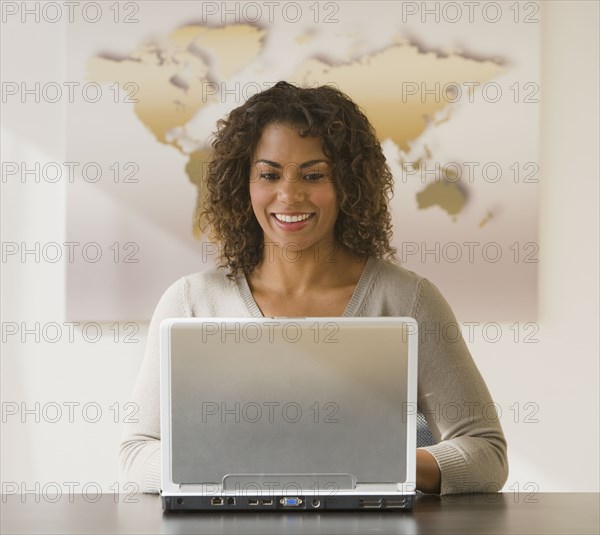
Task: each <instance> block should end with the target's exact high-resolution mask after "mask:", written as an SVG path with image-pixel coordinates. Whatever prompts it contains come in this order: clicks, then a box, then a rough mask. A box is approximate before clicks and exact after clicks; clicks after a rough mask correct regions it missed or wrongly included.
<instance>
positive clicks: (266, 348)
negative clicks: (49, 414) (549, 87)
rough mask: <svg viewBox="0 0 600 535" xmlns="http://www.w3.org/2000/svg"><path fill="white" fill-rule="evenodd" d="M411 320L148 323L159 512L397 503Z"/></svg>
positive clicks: (412, 362) (411, 454)
mask: <svg viewBox="0 0 600 535" xmlns="http://www.w3.org/2000/svg"><path fill="white" fill-rule="evenodd" d="M417 345H418V335H417V324H416V322H415V320H414V319H412V318H398V317H384V318H268V317H267V318H193V319H167V320H164V321H163V322H162V325H161V364H160V365H161V369H160V380H161V385H160V392H161V448H162V503H163V509H164V510H165V511H180V510H213V511H237V510H253V511H285V510H303V511H308V510H313V511H328V510H362V509H410V508H411V507H412V505H413V501H414V496H415V479H416V425H417V424H416V412H417V411H416V406H417V405H416V401H417Z"/></svg>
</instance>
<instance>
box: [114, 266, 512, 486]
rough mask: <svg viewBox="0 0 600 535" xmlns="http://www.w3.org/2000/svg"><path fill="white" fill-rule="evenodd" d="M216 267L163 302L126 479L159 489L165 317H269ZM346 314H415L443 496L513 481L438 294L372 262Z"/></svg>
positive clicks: (123, 457)
mask: <svg viewBox="0 0 600 535" xmlns="http://www.w3.org/2000/svg"><path fill="white" fill-rule="evenodd" d="M225 273H226V270H225V268H215V269H211V270H208V271H205V272H201V273H196V274H193V275H189V276H187V277H183V278H181V279H179V280H178V281H177V282H175V283H174V284H173V285H172V286H170V287H169V288H168V289H167V290H166V292H165V293H164V295H163V296H162V298H161V299H160V301H159V303H158V305H157V307H156V310H155V311H154V315H153V316H152V321H151V323H150V329H149V332H148V340H147V345H146V351H145V356H144V360H143V363H142V367H141V369H140V372H139V376H138V378H137V382H136V385H135V388H134V391H133V396H132V401H133V402H134V403H136V404H137V406H138V407H139V412H138V415H137V420H138V421H137V423H127V424H124V425H125V430H124V434H123V441H122V443H121V450H120V465H121V479H122V481H124V482H125V481H126V482H135V483H137V485H138V486H139V488H140V490H142V491H144V492H158V491H159V490H160V411H159V408H160V393H159V326H160V323H161V321H162V320H163V319H165V318H178V317H179V318H186V317H224V318H227V317H262V313H261V311H260V309H259V307H258V305H257V304H256V302H255V301H254V299H253V297H252V292H251V291H250V288H249V286H248V283H247V280H246V278H245V277H244V275H239V276H238V277H237V278H236V281H235V282H232V281H229V279H227V278H226V276H225ZM343 316H366V317H379V316H408V317H412V318H415V319H416V320H417V322H418V323H419V333H420V335H419V383H418V406H419V411H420V412H422V413H423V414H424V416H425V418H426V419H427V424H428V426H429V429H430V430H431V433H432V434H433V437H434V440H435V441H436V442H437V443H436V444H434V445H431V446H427V447H425V448H424V449H426V450H427V451H429V452H430V453H431V454H432V455H433V456H434V457H435V459H436V461H437V463H438V465H439V467H440V470H441V475H442V479H441V494H451V493H459V492H485V491H487V492H489V491H497V490H500V489H501V488H502V486H503V485H504V483H505V481H506V479H507V477H508V462H507V455H506V440H505V439H504V435H503V433H502V428H501V426H500V423H499V421H498V418H497V416H496V412H495V409H494V405H493V403H492V399H491V397H490V393H489V391H488V389H487V387H486V385H485V382H484V381H483V379H482V377H481V375H480V373H479V371H478V370H477V367H476V366H475V363H474V362H473V359H472V358H471V355H470V353H469V350H468V349H467V346H466V344H465V342H464V340H463V337H462V335H461V334H460V331H459V330H458V329H457V328H456V326H457V322H456V319H455V317H454V314H453V312H452V310H451V308H450V306H449V305H448V303H447V302H446V300H445V299H444V297H443V296H442V295H441V293H440V292H439V290H438V289H437V288H436V287H435V286H434V285H433V284H432V283H431V282H429V281H428V280H427V279H425V278H423V277H420V276H419V275H417V274H415V273H414V272H412V271H408V270H406V269H404V268H402V267H400V266H398V265H396V264H394V263H392V262H389V261H386V260H381V259H376V258H370V259H369V261H368V262H367V264H366V266H365V268H364V271H363V273H362V276H361V278H360V280H359V282H358V284H357V286H356V289H355V291H354V294H353V296H352V298H351V299H350V302H349V303H348V305H347V307H346V310H345V311H344V314H343Z"/></svg>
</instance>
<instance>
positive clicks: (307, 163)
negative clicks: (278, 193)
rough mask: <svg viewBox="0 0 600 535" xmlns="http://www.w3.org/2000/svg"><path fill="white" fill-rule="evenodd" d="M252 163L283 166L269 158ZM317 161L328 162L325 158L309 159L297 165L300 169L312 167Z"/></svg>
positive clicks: (279, 167)
mask: <svg viewBox="0 0 600 535" xmlns="http://www.w3.org/2000/svg"><path fill="white" fill-rule="evenodd" d="M254 163H255V164H256V163H266V164H267V165H270V166H271V167H274V168H275V169H282V168H283V166H282V165H281V164H280V163H278V162H273V161H271V160H264V159H261V160H256V161H255V162H254ZM318 163H324V164H325V165H327V164H328V163H329V162H328V161H327V160H309V161H308V162H304V163H301V164H300V165H299V167H300V169H306V168H307V167H312V166H313V165H316V164H318Z"/></svg>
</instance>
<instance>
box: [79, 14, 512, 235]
mask: <svg viewBox="0 0 600 535" xmlns="http://www.w3.org/2000/svg"><path fill="white" fill-rule="evenodd" d="M266 34H267V30H265V29H260V28H257V27H255V26H251V25H247V24H233V25H228V26H223V27H219V28H208V27H204V26H201V25H189V26H184V27H181V28H179V29H177V30H175V31H174V32H172V33H171V34H170V35H168V36H167V37H166V38H165V39H162V40H160V41H149V42H144V43H142V44H140V45H139V46H138V47H137V48H136V49H135V50H134V51H133V52H131V54H130V55H129V56H128V57H126V58H124V59H114V58H109V57H103V56H97V57H94V58H91V59H90V60H89V62H88V65H87V71H88V72H87V78H88V79H89V80H90V81H93V82H97V83H109V82H117V83H118V84H119V85H120V86H121V87H122V88H123V90H125V91H127V92H128V93H129V94H130V95H131V96H132V97H134V99H135V101H136V103H135V104H134V111H135V114H136V116H137V117H138V119H139V120H140V121H141V122H142V123H143V124H144V125H145V126H146V127H147V128H148V129H149V130H150V131H151V132H152V134H153V135H154V136H155V138H156V140H157V142H159V143H163V144H166V145H170V146H172V147H174V148H175V149H176V150H178V151H180V152H182V153H183V154H185V155H186V157H187V158H188V163H187V165H186V173H187V175H188V177H189V179H190V180H191V181H192V183H193V184H194V185H195V186H196V187H197V188H198V195H199V197H203V195H204V194H205V189H204V186H203V184H204V183H203V179H202V178H203V168H204V165H205V163H206V162H207V161H208V158H209V154H210V151H209V147H208V143H207V140H198V139H191V138H190V136H189V134H188V133H187V130H186V125H187V123H188V122H189V121H190V120H191V119H192V118H193V117H194V116H195V115H196V114H197V113H198V112H199V111H200V110H201V109H202V108H204V107H206V106H211V105H213V104H215V103H217V102H218V101H219V99H220V95H219V88H220V87H223V84H225V85H226V83H227V81H228V80H229V79H230V78H231V77H232V76H234V75H235V74H236V73H238V72H239V71H240V70H241V69H243V68H245V67H247V66H248V65H249V64H250V65H252V64H255V65H256V67H257V69H259V68H262V65H261V62H260V56H261V52H262V51H263V47H264V42H265V36H266ZM309 38H310V37H309V36H306V39H299V40H298V46H302V43H303V42H304V41H305V40H308V39H309ZM502 71H503V67H502V66H500V65H499V64H497V63H494V62H492V61H479V60H474V59H470V58H466V57H463V56H460V55H456V54H451V55H448V56H444V57H441V56H439V55H438V54H436V53H434V52H421V51H420V50H419V48H418V47H417V46H414V45H411V44H410V43H394V44H390V45H389V46H388V47H386V48H384V49H383V50H381V51H379V52H376V53H371V54H365V55H364V56H363V57H360V58H359V59H357V60H354V61H351V62H348V63H342V64H328V63H326V62H324V61H323V60H320V59H308V60H306V61H304V62H302V63H301V64H300V65H298V66H297V68H296V71H295V74H294V75H293V76H292V77H291V78H289V81H291V82H296V83H298V84H300V85H305V86H313V85H319V84H326V83H335V85H336V86H337V87H340V88H342V89H343V91H344V92H345V93H347V94H348V95H350V97H351V98H352V99H354V100H355V101H356V102H357V103H358V104H359V106H361V108H363V109H364V111H365V112H366V114H367V116H368V117H369V119H370V120H371V122H372V123H373V126H374V127H375V129H376V131H377V135H378V137H379V138H380V140H382V141H383V140H386V139H390V140H392V142H393V143H394V144H395V145H396V146H397V147H398V149H400V150H401V151H403V152H404V153H406V152H408V150H409V148H410V144H411V142H414V141H415V140H417V139H418V138H419V136H420V135H421V134H422V133H423V132H424V131H425V129H426V128H427V126H428V124H429V123H430V122H434V123H435V124H440V123H441V122H444V121H446V120H448V119H449V118H450V109H449V106H451V102H452V99H451V98H423V93H422V92H421V91H419V90H418V87H416V86H415V85H414V84H415V81H418V84H419V85H420V84H425V86H426V87H427V88H431V87H452V86H453V85H454V86H455V85H456V84H458V85H459V86H462V84H468V87H470V88H472V87H473V86H475V85H477V84H484V83H486V82H487V81H489V80H490V79H492V78H494V77H495V76H497V75H498V74H499V73H501V72H502ZM409 81H411V82H409ZM132 82H133V83H132ZM407 84H413V85H410V86H409V85H407ZM436 84H438V85H436ZM208 87H210V88H211V89H212V88H214V90H211V91H207V88H208ZM373 88H376V91H374V89H373ZM407 88H409V89H410V91H407ZM471 90H472V89H471ZM134 92H135V95H134ZM440 115H442V117H441V118H440ZM186 146H187V147H189V146H193V147H196V148H195V149H193V150H190V151H187V152H186V149H184V147H186ZM426 152H427V153H426V154H425V155H424V157H425V158H430V157H431V154H429V150H428V149H427V147H426ZM419 164H420V160H418V161H416V162H414V165H419ZM450 178H451V177H450ZM461 187H464V186H461ZM461 187H459V186H458V185H457V183H455V182H453V181H448V180H441V181H440V180H436V181H434V182H432V183H430V184H428V185H426V186H425V187H424V188H423V190H422V191H420V192H419V193H417V198H416V201H417V204H418V207H419V208H420V209H425V208H429V207H431V206H439V207H440V208H441V209H443V210H445V211H446V212H447V213H448V215H450V216H453V217H454V218H455V217H456V215H457V214H459V213H460V212H461V210H462V208H463V206H464V204H465V202H466V196H465V193H464V191H463V190H461ZM492 215H493V214H492V213H491V212H488V215H487V216H486V218H484V220H483V221H482V222H481V223H480V226H483V225H484V224H486V223H487V221H488V220H489V219H490V218H491V217H492Z"/></svg>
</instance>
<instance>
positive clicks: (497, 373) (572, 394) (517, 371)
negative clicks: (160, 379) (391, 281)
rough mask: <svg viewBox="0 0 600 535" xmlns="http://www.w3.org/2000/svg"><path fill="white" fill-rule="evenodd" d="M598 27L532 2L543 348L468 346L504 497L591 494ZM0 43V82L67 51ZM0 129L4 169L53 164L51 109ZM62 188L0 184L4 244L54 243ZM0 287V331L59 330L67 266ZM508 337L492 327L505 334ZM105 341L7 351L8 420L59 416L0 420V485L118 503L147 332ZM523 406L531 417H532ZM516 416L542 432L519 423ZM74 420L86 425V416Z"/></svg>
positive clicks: (9, 114)
mask: <svg viewBox="0 0 600 535" xmlns="http://www.w3.org/2000/svg"><path fill="white" fill-rule="evenodd" d="M598 15H599V14H598V3H596V2H587V1H582V2H542V24H543V26H542V32H543V46H542V50H543V58H542V67H543V69H542V74H543V78H542V91H543V94H542V98H543V107H542V118H543V119H542V124H541V139H542V153H541V166H542V171H543V173H542V184H541V195H542V197H541V199H540V202H541V221H540V255H539V257H540V280H539V296H540V315H539V327H540V328H539V332H538V333H537V335H536V337H537V339H538V340H539V342H538V343H533V344H526V343H523V342H520V343H514V342H513V341H511V340H509V337H503V338H502V339H501V341H500V342H498V343H497V344H490V343H485V342H483V341H481V340H480V341H475V342H474V343H473V344H471V350H472V354H473V355H474V358H475V359H476V361H477V364H478V366H479V367H480V369H481V371H482V373H483V375H484V377H485V378H486V381H487V383H488V385H489V387H490V390H491V391H492V394H493V397H494V399H495V400H496V402H497V403H498V404H499V405H500V407H501V408H502V410H503V417H502V422H503V426H504V430H505V433H506V436H507V439H508V442H509V456H510V476H509V481H508V483H507V486H506V489H517V488H519V489H521V490H523V489H524V490H535V489H537V490H539V491H588V492H590V491H594V492H598V490H599V481H598V473H599V466H598V452H599V440H598V432H599V431H598V421H599V418H598V407H599V398H598V390H599V384H598V382H599V379H598V378H599V365H598V361H599V358H598V355H599V347H598V324H599V314H598V242H599V241H600V239H599V238H600V237H599V235H598V234H599V230H598V229H599V223H598V198H599V191H598V182H599V166H598V146H599V141H600V140H599V136H598V101H599V95H598V64H599V58H598V50H599V46H598ZM3 30H4V31H3V35H2V76H3V81H6V80H31V81H35V80H61V79H62V76H63V74H62V73H63V70H64V54H63V53H62V51H61V47H60V46H57V43H58V44H60V43H63V46H64V33H63V30H62V28H61V27H60V26H59V25H56V26H52V25H45V26H44V25H40V26H39V28H38V29H37V30H36V32H37V35H36V37H35V39H34V43H35V44H36V45H38V46H32V44H31V37H30V36H27V35H25V34H24V33H23V34H22V35H20V34H18V33H15V32H13V31H11V28H10V27H6V28H3ZM44 42H53V43H54V44H53V46H52V47H46V46H43V45H41V44H42V43H44ZM7 43H10V45H9V46H7ZM15 47H20V48H21V57H22V56H23V55H28V56H30V57H31V63H30V64H29V65H28V64H26V63H25V64H24V63H22V62H19V63H16V62H14V61H13V62H11V61H10V60H11V55H10V54H11V52H10V51H11V50H14V49H15ZM32 66H33V67H34V68H32ZM3 115H4V118H3V124H4V126H6V129H3V141H2V143H3V146H2V160H4V161H23V160H41V161H44V160H49V159H54V160H56V161H58V162H61V161H64V157H63V155H64V153H65V144H66V142H67V140H66V139H65V137H64V122H63V118H64V110H63V109H61V107H60V105H50V104H39V105H38V106H34V107H31V106H22V107H20V106H14V105H11V106H10V107H7V106H3ZM515 135H518V132H516V133H515ZM64 187H65V186H64V185H55V184H47V183H40V184H20V183H14V182H7V183H3V184H2V241H12V242H21V241H25V242H35V241H40V242H51V241H55V242H58V243H62V242H64V241H65V232H64V230H65V229H64V198H65V191H64ZM2 275H3V276H2V286H1V290H2V322H4V326H5V328H6V326H7V325H8V323H7V322H16V323H17V324H20V323H21V322H27V324H28V325H29V326H31V325H32V324H33V323H35V322H40V323H41V324H44V323H47V322H57V323H59V324H61V323H62V322H63V314H64V290H65V283H64V265H62V264H61V263H57V264H48V263H39V264H36V263H32V262H27V263H25V264H20V263H15V262H8V263H3V264H2ZM509 326H510V325H509V324H507V325H503V329H504V330H505V332H510V331H509V330H508V328H509ZM102 328H103V332H104V333H105V336H103V338H102V339H101V340H100V341H99V342H97V343H90V342H86V341H85V340H84V338H83V335H82V333H81V332H80V331H78V330H77V331H75V340H74V342H73V343H69V341H68V335H69V332H68V329H67V327H66V326H64V325H63V327H62V335H63V336H62V340H61V341H59V342H57V343H55V344H49V343H46V342H43V341H40V343H35V342H34V341H33V336H32V335H30V336H29V337H28V342H27V343H25V344H22V343H20V342H18V339H17V340H16V341H15V340H14V339H15V338H18V337H11V338H10V341H9V342H7V343H6V344H3V348H2V361H1V363H2V367H1V382H2V402H3V404H4V405H3V408H4V410H5V411H6V410H10V409H11V408H12V407H13V405H11V403H17V404H19V405H20V404H21V403H22V402H25V403H27V406H28V407H29V408H33V407H34V403H35V402H40V403H41V404H42V405H41V406H44V404H48V403H57V404H59V405H61V406H62V409H63V414H62V418H61V419H60V421H59V422H58V423H49V422H40V423H36V422H35V421H34V415H28V416H27V423H21V416H20V415H17V416H7V415H4V416H5V418H4V419H3V424H2V439H1V440H2V443H1V445H2V457H1V473H2V481H3V482H4V483H5V484H6V483H11V482H16V483H17V484H19V485H20V484H21V483H24V484H26V488H27V489H33V488H35V485H36V482H37V483H39V485H40V489H41V488H43V486H44V485H46V484H48V483H49V482H56V483H58V484H60V485H63V486H64V483H65V482H79V483H80V484H81V486H83V485H84V484H89V483H97V484H99V485H100V486H101V487H102V488H104V489H109V488H111V489H114V488H115V487H114V484H115V482H116V481H117V479H118V476H117V452H118V444H119V438H120V432H121V425H120V424H119V423H115V422H114V419H115V406H114V403H118V404H120V407H121V408H122V407H123V404H124V403H126V401H127V398H128V396H129V393H130V390H131V387H132V385H133V381H134V379H135V376H136V373H137V369H138V367H139V365H140V362H141V358H142V353H143V348H144V337H145V329H146V327H145V326H141V328H140V331H139V333H138V334H137V335H136V338H137V339H138V340H139V341H138V343H133V344H127V343H124V336H123V334H124V333H120V334H119V337H118V341H117V342H116V343H115V341H114V340H113V337H114V336H115V334H114V332H113V331H112V330H110V325H108V324H106V325H102ZM46 334H47V336H52V333H51V332H50V331H47V333H46ZM87 334H88V336H92V335H93V332H92V331H91V330H90V331H89V332H88V333H87ZM68 402H74V403H79V404H80V405H79V406H77V407H76V408H75V410H74V422H73V423H71V422H69V418H68V416H69V415H68V412H67V406H65V405H64V403H68ZM89 402H92V403H96V404H98V406H99V407H100V408H101V410H102V417H101V418H100V420H99V421H98V422H97V423H88V422H87V421H86V420H85V419H84V416H83V414H82V411H81V408H82V406H83V405H84V404H86V403H89ZM515 403H516V404H517V405H515ZM526 403H533V404H535V405H529V406H527V407H526V406H525V404H526ZM111 406H112V407H113V409H111V408H110V407H111ZM517 406H518V407H519V409H520V413H519V418H518V421H516V422H515V417H516V413H515V409H516V407H517ZM46 407H47V409H46V410H47V412H46V416H47V417H48V418H52V417H54V416H55V412H54V411H53V410H52V407H53V405H46ZM510 407H513V409H510ZM532 407H534V408H535V407H537V413H536V414H535V415H532V414H531V408H532ZM528 415H529V416H530V417H531V416H533V418H534V419H537V420H538V421H537V422H526V421H525V420H527V418H526V417H527V416H528ZM86 416H87V417H88V419H91V418H94V417H95V413H94V411H93V410H92V407H90V410H89V412H88V413H87V415H86ZM123 416H124V413H123V412H121V414H120V417H119V419H120V420H122V418H123ZM527 484H530V485H529V486H526V485H527ZM80 488H81V487H80Z"/></svg>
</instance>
